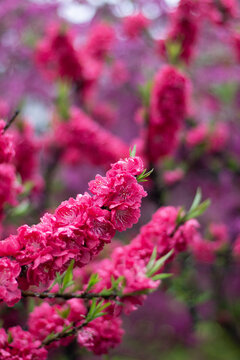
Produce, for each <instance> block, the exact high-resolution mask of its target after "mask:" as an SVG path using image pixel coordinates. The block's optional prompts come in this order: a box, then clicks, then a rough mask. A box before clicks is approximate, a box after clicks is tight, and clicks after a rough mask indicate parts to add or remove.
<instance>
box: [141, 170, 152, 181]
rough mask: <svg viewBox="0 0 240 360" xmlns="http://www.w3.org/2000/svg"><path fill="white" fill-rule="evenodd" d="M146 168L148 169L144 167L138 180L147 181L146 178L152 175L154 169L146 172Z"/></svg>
mask: <svg viewBox="0 0 240 360" xmlns="http://www.w3.org/2000/svg"><path fill="white" fill-rule="evenodd" d="M146 170H147V169H144V170H143V172H142V173H141V174H140V175H138V176H137V181H138V182H144V181H147V180H146V178H147V177H148V176H150V175H151V173H152V172H153V170H154V169H152V170H150V171H148V172H147V173H146Z"/></svg>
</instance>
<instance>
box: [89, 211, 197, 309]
mask: <svg viewBox="0 0 240 360" xmlns="http://www.w3.org/2000/svg"><path fill="white" fill-rule="evenodd" d="M178 212H179V209H177V208H174V207H162V208H160V209H159V210H158V211H157V212H156V213H155V214H154V215H153V217H152V220H151V221H150V222H149V223H148V224H146V225H145V226H143V227H142V228H141V230H140V234H139V235H138V236H137V237H136V238H134V239H133V240H132V241H131V243H130V244H129V245H126V246H119V247H117V248H116V249H114V251H113V253H112V255H111V260H110V259H104V260H102V261H100V262H97V263H96V269H95V270H96V272H97V273H98V274H99V277H100V279H101V281H100V282H99V283H97V285H96V286H95V288H94V291H97V292H100V291H102V290H103V289H105V288H111V278H114V279H118V278H119V277H124V290H123V294H129V293H133V292H140V293H141V292H143V293H144V291H149V290H154V289H156V288H157V287H158V286H159V284H160V281H155V280H153V279H152V278H151V277H148V276H147V264H148V262H149V260H150V257H151V255H152V253H153V250H154V248H156V250H157V258H160V257H162V256H164V255H166V254H167V253H168V252H169V251H170V250H174V253H173V255H172V257H171V258H173V256H175V255H176V254H177V253H178V252H181V251H184V250H186V249H187V248H188V246H189V245H190V243H192V242H193V239H194V237H198V236H199V233H198V227H199V224H198V222H197V221H196V220H189V221H187V222H185V223H184V224H183V225H180V226H178V225H177V216H178ZM160 270H161V271H162V270H163V269H160ZM145 297H146V296H145V295H141V294H140V295H133V296H127V297H124V298H123V299H119V301H121V302H123V304H124V307H122V306H120V307H119V306H115V309H114V313H118V314H119V312H121V311H122V310H124V311H125V312H126V313H130V312H131V311H133V310H135V309H136V308H137V305H140V304H142V302H143V300H144V299H145Z"/></svg>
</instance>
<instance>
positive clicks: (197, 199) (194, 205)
mask: <svg viewBox="0 0 240 360" xmlns="http://www.w3.org/2000/svg"><path fill="white" fill-rule="evenodd" d="M201 199H202V191H201V189H200V188H197V192H196V195H195V197H194V199H193V202H192V205H191V207H190V209H189V212H191V211H192V210H195V209H196V208H197V207H198V205H199V204H200V202H201Z"/></svg>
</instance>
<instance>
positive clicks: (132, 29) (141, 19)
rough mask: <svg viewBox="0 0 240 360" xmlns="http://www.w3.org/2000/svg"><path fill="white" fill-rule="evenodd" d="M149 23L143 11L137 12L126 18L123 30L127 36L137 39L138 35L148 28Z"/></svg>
mask: <svg viewBox="0 0 240 360" xmlns="http://www.w3.org/2000/svg"><path fill="white" fill-rule="evenodd" d="M149 23H150V21H149V19H147V18H146V17H145V16H144V15H143V14H142V13H137V14H134V15H131V16H127V17H125V18H124V21H123V30H124V32H125V34H126V35H127V37H129V38H131V39H135V38H136V37H137V36H139V35H141V33H142V32H143V31H144V30H147V28H148V26H149Z"/></svg>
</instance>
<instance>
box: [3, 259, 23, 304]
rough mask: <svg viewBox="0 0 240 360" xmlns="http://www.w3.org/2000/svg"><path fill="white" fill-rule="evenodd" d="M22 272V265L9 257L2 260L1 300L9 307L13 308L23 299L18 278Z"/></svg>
mask: <svg viewBox="0 0 240 360" xmlns="http://www.w3.org/2000/svg"><path fill="white" fill-rule="evenodd" d="M20 271H21V268H20V265H19V264H18V263H17V262H16V261H12V260H10V259H9V258H7V257H1V258H0V299H1V300H3V301H4V302H6V304H7V305H8V306H13V305H14V304H15V303H16V302H18V301H19V300H20V299H21V291H20V290H19V289H18V283H17V280H16V279H17V277H18V276H19V274H20Z"/></svg>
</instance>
